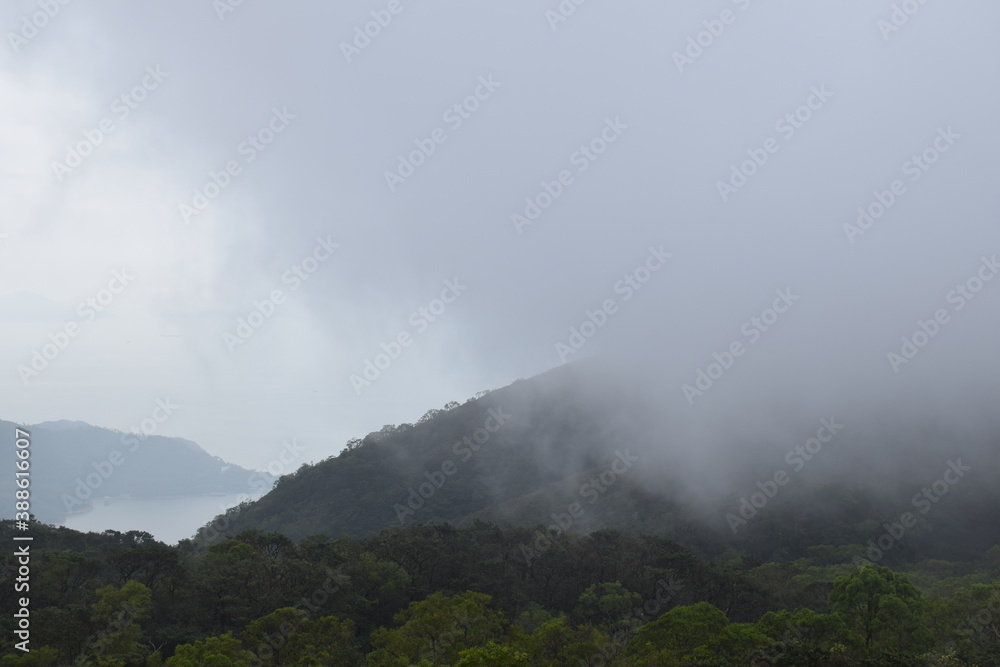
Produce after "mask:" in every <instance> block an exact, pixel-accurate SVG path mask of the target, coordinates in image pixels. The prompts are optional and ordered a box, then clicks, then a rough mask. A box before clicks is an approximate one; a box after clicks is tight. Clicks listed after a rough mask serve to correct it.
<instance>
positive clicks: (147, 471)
mask: <svg viewBox="0 0 1000 667" xmlns="http://www.w3.org/2000/svg"><path fill="white" fill-rule="evenodd" d="M15 427H16V425H15V424H13V423H11V422H6V421H0V442H2V443H3V447H5V448H6V449H7V451H8V452H10V455H9V457H8V460H13V458H12V457H13V450H14V441H15V438H14V429H15ZM21 428H25V429H26V430H27V431H28V432H29V433H30V434H31V458H30V461H31V511H32V513H33V514H35V516H36V518H37V519H38V520H40V521H44V522H46V523H61V522H62V521H64V520H65V518H66V516H67V515H68V514H69V513H72V512H81V511H87V510H88V509H90V507H91V505H92V503H93V502H94V501H95V500H100V499H102V498H104V497H105V496H111V497H118V496H131V497H133V498H157V497H179V496H196V495H205V494H209V493H243V492H245V493H249V492H250V491H251V489H250V488H249V482H248V480H249V479H250V477H251V476H252V475H253V474H254V473H253V471H251V470H247V469H245V468H241V467H239V466H236V465H233V464H230V463H227V462H226V461H223V460H222V459H220V458H218V457H216V456H212V455H211V454H209V453H208V452H206V451H205V450H204V449H202V448H201V447H199V446H198V445H197V444H196V443H194V442H191V441H190V440H184V439H182V438H168V437H164V436H158V435H152V436H145V435H138V434H131V433H122V432H120V431H116V430H113V429H106V428H99V427H97V426H91V425H90V424H87V423H84V422H80V421H66V420H63V421H50V422H44V423H41V424H36V425H34V426H27V427H25V426H21ZM13 472H14V470H13V465H12V466H11V469H10V474H4V475H0V495H2V497H3V498H5V499H11V501H10V502H8V501H6V500H5V501H4V503H3V510H2V511H0V517H4V518H13V512H14V507H13V500H12V499H13V498H14V492H15V486H14V474H13Z"/></svg>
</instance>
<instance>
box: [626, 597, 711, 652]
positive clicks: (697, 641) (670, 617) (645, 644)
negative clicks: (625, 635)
mask: <svg viewBox="0 0 1000 667" xmlns="http://www.w3.org/2000/svg"><path fill="white" fill-rule="evenodd" d="M727 625H729V619H728V618H726V615H725V614H724V613H722V611H720V610H719V609H717V608H716V607H714V606H712V605H711V604H709V603H708V602H699V603H697V604H693V605H687V606H680V607H674V608H673V609H671V610H670V611H668V612H666V613H665V614H663V615H661V616H660V617H659V618H658V619H656V620H655V621H653V622H651V623H647V624H646V625H644V626H642V627H641V628H640V629H639V632H637V633H636V636H635V638H634V639H633V640H632V641H631V642H630V643H629V645H628V650H627V653H628V654H629V655H641V656H648V655H650V654H662V656H663V657H664V658H666V659H670V660H674V661H682V662H683V661H686V660H695V659H708V658H710V657H711V650H710V649H709V647H710V646H711V645H712V644H713V642H714V641H716V639H717V638H718V636H719V635H720V634H721V633H722V631H723V630H724V629H725V627H726V626H727ZM667 664H670V663H667Z"/></svg>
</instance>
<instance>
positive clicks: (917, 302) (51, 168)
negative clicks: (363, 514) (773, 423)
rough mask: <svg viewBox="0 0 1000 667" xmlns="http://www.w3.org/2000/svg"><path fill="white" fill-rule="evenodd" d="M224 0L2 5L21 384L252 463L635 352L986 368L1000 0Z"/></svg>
mask: <svg viewBox="0 0 1000 667" xmlns="http://www.w3.org/2000/svg"><path fill="white" fill-rule="evenodd" d="M234 2H235V0H217V1H216V2H215V3H214V4H213V2H210V1H209V0H201V1H199V2H193V1H190V0H183V1H180V2H178V1H170V2H168V1H166V0H147V1H146V2H143V3H124V2H115V3H112V2H105V3H88V2H84V1H83V0H76V1H75V2H68V4H65V5H63V4H60V2H58V0H47V2H46V1H43V2H40V3H39V2H22V1H20V0H18V1H15V0H10V1H8V2H6V3H4V4H3V7H2V8H0V20H2V25H3V32H4V33H5V37H4V44H3V48H2V49H0V53H2V55H0V109H2V115H0V160H2V168H3V172H2V180H0V188H2V197H3V199H2V205H3V214H2V216H0V389H2V397H3V399H2V408H0V410H2V414H0V417H2V418H4V419H8V420H12V421H18V422H24V423H34V422H40V421H45V420H55V419H76V420H83V421H86V422H89V423H92V424H96V425H100V426H108V427H114V428H119V429H130V428H133V427H137V426H138V425H139V424H140V423H141V422H142V420H143V419H146V418H148V417H150V416H151V415H152V414H153V412H154V408H156V405H157V403H156V402H157V399H161V400H163V399H167V398H169V399H170V400H171V401H173V403H175V404H176V405H178V406H179V407H178V408H177V409H176V411H175V412H174V414H173V415H171V416H170V418H169V419H167V420H166V421H165V422H164V423H162V424H160V425H159V426H158V432H159V433H162V434H167V435H176V436H183V437H186V438H189V439H192V440H195V441H197V442H198V443H199V444H201V445H202V446H203V447H205V448H206V449H208V450H209V451H210V452H212V453H213V454H217V455H219V456H222V457H224V458H227V459H229V460H231V461H234V462H237V463H240V464H242V465H246V466H249V467H262V466H265V465H266V464H267V462H268V461H269V460H271V459H272V458H274V456H276V455H277V454H278V452H280V451H281V448H282V446H281V442H282V440H285V439H288V438H295V439H296V440H297V441H298V442H299V443H300V444H304V445H305V447H306V455H305V456H306V460H318V459H321V458H325V457H326V456H329V455H331V454H334V453H336V452H337V451H339V449H340V448H341V447H342V445H343V443H344V442H345V441H346V440H347V439H348V438H351V437H355V436H363V435H364V434H365V433H367V432H369V431H372V430H377V429H378V428H380V427H381V426H382V425H383V424H386V423H401V422H412V421H416V420H417V419H418V418H419V417H420V416H421V415H422V414H423V413H424V412H425V411H426V410H427V409H430V408H439V407H441V406H442V405H444V404H445V403H446V402H448V401H452V400H458V401H463V400H465V399H466V398H468V397H470V396H472V395H473V394H475V393H476V392H478V391H480V390H484V389H492V388H497V387H499V386H503V385H506V384H508V383H510V382H511V381H513V380H515V379H517V378H519V377H530V376H532V375H535V374H537V373H540V372H542V371H545V370H547V369H550V368H552V367H554V366H558V365H560V364H561V363H564V362H568V361H572V360H575V359H579V358H583V357H588V356H592V355H596V354H614V353H619V352H622V351H627V352H628V353H629V354H630V355H632V359H633V360H639V361H640V362H641V364H642V365H643V366H646V367H655V368H656V369H658V370H657V372H658V373H659V375H660V380H661V382H659V383H657V384H655V385H651V391H658V392H661V393H662V402H663V405H664V409H665V410H667V411H670V412H673V413H676V414H679V415H684V414H687V415H691V416H693V417H694V418H700V419H714V418H720V419H721V418H724V417H725V415H726V410H727V409H730V408H731V407H732V406H734V405H738V404H740V403H741V402H743V401H745V400H749V399H751V398H753V399H755V400H756V399H760V398H761V396H762V395H765V396H766V395H770V394H769V392H773V395H774V396H779V395H780V396H799V397H801V396H803V395H807V396H809V397H810V398H811V400H814V402H815V403H816V405H817V406H819V405H821V404H822V403H823V401H825V400H835V398H838V397H839V398H840V399H843V400H851V401H854V402H868V403H869V404H871V405H874V404H876V403H877V402H878V401H879V400H884V401H888V402H892V401H893V400H901V398H900V397H905V396H911V395H914V394H918V393H919V394H926V393H927V392H930V393H931V394H932V395H934V396H955V395H958V394H961V395H976V396H980V397H982V396H984V395H986V394H985V393H984V392H987V391H990V390H992V388H995V384H996V376H997V354H996V352H995V343H996V335H997V325H998V323H1000V318H998V313H1000V309H998V305H1000V280H993V281H991V280H989V278H992V277H993V274H994V273H995V272H996V271H998V270H1000V268H998V267H995V266H994V264H993V261H994V260H993V259H992V258H994V257H996V256H997V254H998V253H1000V232H998V225H997V212H998V205H997V199H996V180H997V176H998V171H1000V170H998V167H997V156H998V154H1000V142H998V139H1000V132H998V131H997V124H996V115H997V108H998V102H1000V95H998V91H1000V85H998V84H1000V81H998V65H1000V42H998V40H997V39H996V34H995V33H996V29H995V28H996V26H997V25H998V24H1000V6H998V5H997V4H996V3H992V2H986V1H985V0H949V2H928V3H923V4H921V3H918V2H916V0H908V1H906V2H895V3H894V2H893V1H892V0H840V1H838V2H801V1H794V2H793V1H792V0H785V1H784V2H775V1H770V2H764V1H762V0H735V1H732V2H731V1H729V0H717V1H715V2H698V3H694V2H690V3H661V2H624V3H622V2H618V3H612V2H608V1H606V0H605V1H601V0H592V1H590V2H584V3H583V4H582V5H580V6H577V5H576V3H575V2H572V1H571V0H564V2H562V3H561V4H560V3H559V2H557V0H548V1H528V0H505V1H504V2H496V3H475V2H467V1H465V2H461V1H458V0H438V1H435V2H430V1H417V2H413V1H412V0H398V2H397V1H396V0H393V1H391V2H390V1H389V0H386V1H384V2H383V1H376V2H366V3H320V2H304V1H298V2H294V1H293V2H282V3H277V2H264V1H263V0H243V1H242V2H241V3H240V4H239V5H235V6H231V5H233V3H234ZM48 5H51V7H48ZM46 7H48V9H47V11H48V12H49V13H51V14H54V16H51V17H49V16H47V15H46V14H45V11H46ZM560 7H562V10H560ZM570 10H572V12H570ZM560 11H562V12H563V13H565V14H566V15H565V16H564V15H563V14H562V13H560ZM907 12H909V13H907ZM39 26H40V27H39ZM366 31H367V32H368V34H367V35H366V34H365V32H366ZM372 35H373V36H372ZM108 130H110V132H109V131H108ZM415 151H416V152H415ZM748 161H749V162H748ZM227 170H228V171H227ZM894 190H895V192H894ZM196 191H197V192H196ZM203 196H204V197H205V199H204V200H203V199H202V197H203ZM526 200H527V201H526ZM879 200H881V202H880V201H879ZM533 206H538V209H537V210H536V209H534V208H533ZM859 207H861V208H862V209H863V210H868V211H870V212H871V213H870V214H871V216H872V217H871V218H868V219H866V218H862V221H861V224H859V223H858V218H859V210H858V209H859ZM514 216H519V217H514ZM852 226H853V227H852ZM293 267H298V271H301V276H300V275H298V274H296V273H295V270H296V269H293ZM310 271H311V272H310ZM626 276H628V277H629V278H628V279H626ZM630 281H631V283H632V284H634V285H635V286H637V287H633V286H632V284H630ZM643 281H645V282H643ZM980 281H981V282H980ZM960 286H961V289H959V287H960ZM977 289H978V291H976V290H977ZM963 290H964V292H963ZM275 291H278V292H277V293H276V292H275ZM963 294H967V295H968V296H963ZM273 296H277V297H278V298H277V299H276V301H277V303H265V302H266V301H268V300H270V299H271V298H272V297H273ZM88 299H91V300H94V303H96V304H97V306H99V307H100V308H101V312H100V313H98V312H97V308H96V307H94V306H88V305H87V300H88ZM609 300H610V301H609ZM446 301H447V303H446ZM102 302H103V303H102ZM606 302H609V303H606ZM80 304H83V305H82V306H81V305H80ZM609 304H610V307H609V308H608V310H607V312H598V310H599V309H604V307H605V306H606V305H609ZM421 308H423V309H425V310H426V312H425V314H421V311H420V309H421ZM769 308H774V309H775V310H774V312H770V313H769V312H767V311H768V309H769ZM255 311H257V312H260V311H263V312H264V314H261V315H252V313H254V312H255ZM588 311H590V313H591V317H589V318H588V315H587V313H588ZM779 311H784V312H779ZM265 315H266V316H265ZM754 317H757V318H763V319H762V320H760V321H761V324H763V326H760V325H758V324H755V323H754V322H753V320H752V318H754ZM935 317H937V319H938V321H937V322H935V321H933V320H935ZM241 318H242V319H244V320H248V323H247V325H242V326H241V325H239V320H240V319H241ZM588 320H589V321H593V322H596V323H597V324H600V325H601V326H597V324H595V325H593V327H591V325H584V324H583V323H584V322H587V321H588ZM919 321H923V322H924V325H923V329H922V328H921V325H920V323H919ZM765 322H770V324H764V323H765ZM253 323H256V324H258V325H259V326H257V327H253ZM246 327H250V328H249V329H248V328H246ZM572 327H576V329H577V330H578V331H581V333H580V334H579V336H580V337H579V338H577V337H575V335H573V334H572V332H571V328H572ZM765 327H766V330H765ZM922 331H923V332H926V333H924V334H923V335H924V338H921V336H920V335H917V340H916V343H925V344H924V345H920V346H919V347H917V346H916V345H915V346H914V348H913V349H912V350H911V349H910V348H907V347H906V344H904V341H903V340H902V338H903V337H908V338H910V340H911V341H912V338H913V336H914V334H915V333H917V332H922ZM241 332H242V334H244V335H241ZM930 332H933V335H931V333H930ZM71 333H72V334H74V335H71ZM247 333H250V334H251V335H249V336H246V335H245V334H247ZM585 334H590V335H589V336H585ZM400 340H402V342H401V343H400V342H398V341H400ZM237 341H238V342H237ZM393 341H397V343H396V344H398V345H399V348H398V355H397V357H396V358H393V359H390V358H389V357H382V358H377V357H378V355H379V354H380V353H383V351H384V350H388V352H389V353H395V352H396V351H397V349H396V347H395V346H394V344H393ZM582 341H585V344H583V345H582V347H581V346H579V345H577V344H579V343H580V342H582ZM736 343H739V344H740V345H738V346H737V347H736V348H735V349H736V350H742V352H741V353H740V354H739V355H737V356H735V357H733V359H732V364H728V359H727V357H726V354H725V353H726V351H727V350H730V349H733V347H732V346H733V345H734V344H736ZM61 344H64V345H65V348H64V349H57V347H59V346H60V345H61ZM383 345H384V347H383ZM46 346H48V348H47V349H46ZM577 347H579V349H576V348H577ZM890 353H894V354H895V355H898V357H896V358H895V360H894V358H893V357H892V356H890ZM713 354H717V355H719V359H720V361H718V362H715V361H714V359H715V358H714V357H713ZM39 355H41V356H39ZM45 356H48V357H50V358H44V357H45ZM899 359H902V360H903V361H899ZM33 360H34V364H35V366H34V368H32V363H33ZM368 361H370V362H371V363H372V364H376V363H378V364H379V365H381V366H383V368H381V369H373V368H369V369H368V378H366V377H365V375H364V373H365V369H366V362H368ZM712 363H720V364H722V365H729V366H730V367H729V368H722V366H720V367H719V368H717V369H709V366H710V364H712ZM375 370H378V376H377V377H375ZM710 370H711V371H712V372H713V373H715V374H716V375H717V376H718V377H717V378H716V379H714V380H713V382H712V385H711V386H710V387H708V389H699V386H698V384H697V382H698V378H699V371H705V372H706V373H708V372H709V371H710ZM720 371H721V372H720ZM352 376H356V377H355V378H354V379H353V380H352ZM372 378H374V379H372ZM685 385H687V386H688V389H685ZM706 385H707V382H706V381H705V380H702V381H701V387H703V388H704V387H705V386H706ZM654 387H655V388H654ZM692 389H694V390H697V391H698V392H700V393H695V392H694V391H692ZM862 399H863V400H862ZM869 399H870V400H869ZM658 400H659V399H658ZM817 409H818V410H819V409H821V408H817ZM818 416H819V413H817V417H818Z"/></svg>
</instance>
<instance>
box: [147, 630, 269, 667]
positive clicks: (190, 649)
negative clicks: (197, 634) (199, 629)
mask: <svg viewBox="0 0 1000 667" xmlns="http://www.w3.org/2000/svg"><path fill="white" fill-rule="evenodd" d="M253 659H254V655H253V654H252V653H250V652H249V651H245V650H243V645H242V644H241V643H240V641H239V640H238V639H234V638H233V636H232V634H230V633H228V632H227V633H226V634H224V635H221V636H219V637H209V638H208V639H203V640H201V641H197V642H195V643H194V644H181V645H180V646H178V647H177V650H176V651H174V656H173V657H172V658H170V659H169V660H167V662H166V663H165V667H245V666H246V665H247V664H249V662H250V661H251V660H253Z"/></svg>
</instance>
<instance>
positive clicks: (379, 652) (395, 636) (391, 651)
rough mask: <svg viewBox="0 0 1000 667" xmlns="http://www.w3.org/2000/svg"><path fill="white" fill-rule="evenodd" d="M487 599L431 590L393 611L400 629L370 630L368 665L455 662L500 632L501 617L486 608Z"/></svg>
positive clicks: (481, 596) (488, 600)
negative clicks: (447, 594) (464, 653)
mask: <svg viewBox="0 0 1000 667" xmlns="http://www.w3.org/2000/svg"><path fill="white" fill-rule="evenodd" d="M490 600H491V598H490V596H489V595H484V594H482V593H473V592H472V591H466V592H465V593H462V594H461V595H456V596H454V597H448V596H446V595H444V594H443V593H434V594H433V595H431V596H430V597H428V598H427V599H426V600H422V601H420V602H411V603H410V605H409V607H408V608H407V609H406V610H405V611H402V612H400V613H398V614H396V617H395V621H396V623H398V624H400V627H399V628H396V629H393V630H387V629H386V628H379V629H377V630H376V631H375V632H373V633H372V637H371V642H372V645H373V646H374V647H376V650H375V651H374V652H373V653H372V654H371V655H370V656H369V664H370V665H401V666H406V665H410V664H411V663H416V662H419V661H421V660H422V659H426V660H427V661H428V663H429V664H431V665H445V664H450V663H452V662H454V661H455V660H457V659H458V654H459V653H460V652H461V651H462V650H464V649H467V648H473V647H475V646H484V645H485V644H486V643H487V642H488V641H489V640H491V639H495V638H497V637H498V636H499V635H500V633H501V630H502V626H503V616H502V615H501V614H499V613H497V612H494V611H491V610H489V609H487V605H488V604H489V602H490Z"/></svg>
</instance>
